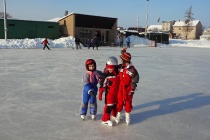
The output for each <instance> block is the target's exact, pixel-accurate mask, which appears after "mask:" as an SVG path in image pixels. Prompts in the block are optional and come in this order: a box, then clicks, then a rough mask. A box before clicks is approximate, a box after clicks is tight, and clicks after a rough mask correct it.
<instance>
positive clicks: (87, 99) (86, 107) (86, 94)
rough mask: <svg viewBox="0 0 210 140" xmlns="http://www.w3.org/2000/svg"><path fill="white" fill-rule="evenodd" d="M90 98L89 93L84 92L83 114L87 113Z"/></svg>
mask: <svg viewBox="0 0 210 140" xmlns="http://www.w3.org/2000/svg"><path fill="white" fill-rule="evenodd" d="M89 99H90V96H89V95H88V93H83V96H82V104H81V115H86V114H87V109H88V101H89Z"/></svg>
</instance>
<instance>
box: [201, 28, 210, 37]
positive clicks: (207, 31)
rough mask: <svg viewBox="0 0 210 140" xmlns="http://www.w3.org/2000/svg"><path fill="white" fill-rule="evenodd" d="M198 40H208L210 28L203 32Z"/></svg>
mask: <svg viewBox="0 0 210 140" xmlns="http://www.w3.org/2000/svg"><path fill="white" fill-rule="evenodd" d="M200 40H210V27H209V28H208V29H206V30H205V31H204V32H203V35H201V36H200Z"/></svg>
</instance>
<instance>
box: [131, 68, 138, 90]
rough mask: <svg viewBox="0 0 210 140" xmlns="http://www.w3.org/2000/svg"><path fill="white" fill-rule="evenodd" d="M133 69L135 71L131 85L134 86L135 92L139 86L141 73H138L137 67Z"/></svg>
mask: <svg viewBox="0 0 210 140" xmlns="http://www.w3.org/2000/svg"><path fill="white" fill-rule="evenodd" d="M132 71H133V72H132V73H133V75H132V83H131V87H132V91H131V92H133V93H134V91H135V89H136V87H137V83H138V82H139V73H138V71H137V70H136V69H135V67H133V69H132Z"/></svg>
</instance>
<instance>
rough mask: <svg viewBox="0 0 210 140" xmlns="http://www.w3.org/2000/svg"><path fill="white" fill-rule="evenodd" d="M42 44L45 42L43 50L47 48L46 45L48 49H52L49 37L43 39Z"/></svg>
mask: <svg viewBox="0 0 210 140" xmlns="http://www.w3.org/2000/svg"><path fill="white" fill-rule="evenodd" d="M42 44H44V47H43V50H45V47H47V49H48V50H50V48H49V46H48V45H50V44H49V42H48V41H47V38H45V39H44V41H42Z"/></svg>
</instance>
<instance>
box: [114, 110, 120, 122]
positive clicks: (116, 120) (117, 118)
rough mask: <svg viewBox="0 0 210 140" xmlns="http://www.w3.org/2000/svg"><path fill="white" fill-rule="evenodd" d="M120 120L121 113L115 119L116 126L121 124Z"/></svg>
mask: <svg viewBox="0 0 210 140" xmlns="http://www.w3.org/2000/svg"><path fill="white" fill-rule="evenodd" d="M120 119H121V113H120V112H117V116H116V118H115V122H116V124H118V123H119V122H120Z"/></svg>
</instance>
